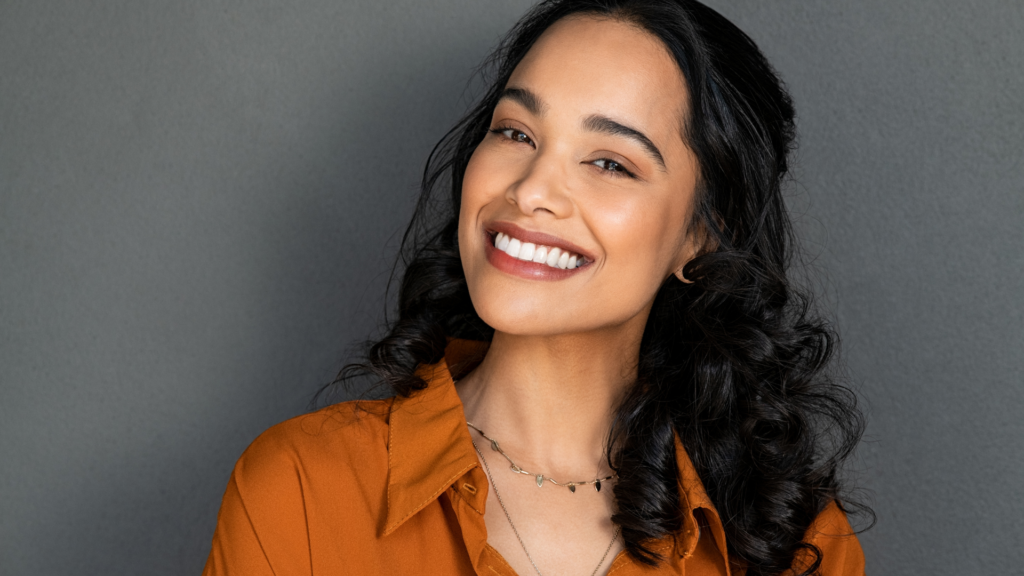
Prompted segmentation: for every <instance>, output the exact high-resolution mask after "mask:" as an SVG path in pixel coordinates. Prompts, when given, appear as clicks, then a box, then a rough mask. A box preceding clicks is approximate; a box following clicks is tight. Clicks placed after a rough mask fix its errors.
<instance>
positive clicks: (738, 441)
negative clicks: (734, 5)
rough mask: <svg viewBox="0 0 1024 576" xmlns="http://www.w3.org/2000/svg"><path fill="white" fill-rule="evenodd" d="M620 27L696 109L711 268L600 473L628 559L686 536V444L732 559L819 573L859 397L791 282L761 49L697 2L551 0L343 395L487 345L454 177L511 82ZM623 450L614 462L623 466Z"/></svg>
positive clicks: (423, 215) (671, 299) (449, 151)
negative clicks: (668, 68) (556, 29)
mask: <svg viewBox="0 0 1024 576" xmlns="http://www.w3.org/2000/svg"><path fill="white" fill-rule="evenodd" d="M574 14H578V15H584V14H585V15H592V16H597V17H606V18H613V19H617V20H620V21H623V22H627V23H630V24H632V25H636V26H639V27H641V28H642V29H644V30H646V31H647V32H648V33H650V34H652V35H653V36H656V37H657V38H659V39H660V40H661V42H662V43H663V44H664V46H665V47H666V48H667V49H668V51H669V52H670V53H671V54H672V55H673V56H674V57H675V60H676V62H677V63H678V65H679V67H680V69H681V71H682V73H683V76H684V78H685V81H686V86H687V88H688V92H689V113H688V118H687V119H686V122H685V126H683V127H681V137H682V138H684V140H685V142H686V143H687V145H688V146H689V147H690V148H691V149H692V150H693V152H694V153H695V155H696V157H697V159H698V162H699V180H698V187H697V195H696V203H697V205H696V210H695V211H694V216H693V221H692V222H690V223H689V225H690V226H697V227H699V228H698V229H700V230H702V233H703V235H704V237H705V238H706V242H705V245H704V250H702V253H701V254H700V255H699V256H698V257H696V258H694V259H693V260H692V261H690V262H689V263H688V264H687V265H686V266H685V268H684V270H683V273H684V276H685V277H686V278H687V279H688V280H690V281H691V283H683V282H680V281H678V279H676V278H675V277H674V276H673V277H669V279H668V280H666V281H665V283H664V285H663V286H662V287H661V288H660V290H659V292H658V294H657V296H656V298H655V302H654V305H653V309H652V310H651V314H650V317H649V319H648V322H647V326H646V329H645V332H644V335H643V340H642V343H641V347H640V359H639V369H638V378H637V381H636V382H635V383H634V384H633V385H632V387H631V388H630V390H629V391H628V392H627V395H626V397H625V399H624V400H623V402H622V404H621V405H620V406H619V408H618V411H617V416H616V418H615V421H614V423H613V426H612V432H611V435H610V437H609V442H608V446H609V448H608V450H607V457H608V461H609V464H610V465H611V466H612V467H613V469H615V470H616V472H617V473H618V476H619V480H618V482H617V483H616V485H615V489H614V490H615V498H616V506H617V512H616V514H615V515H614V516H613V518H612V520H613V521H614V522H615V523H616V524H618V525H619V526H620V527H621V528H622V535H623V538H624V540H625V546H626V550H627V553H628V554H630V555H631V556H632V557H633V558H635V559H636V560H638V561H640V562H643V563H646V564H656V563H657V562H659V561H660V560H661V557H660V556H659V555H658V554H657V553H656V552H654V551H653V550H652V549H651V547H650V544H651V543H652V541H653V540H654V539H657V538H660V537H662V536H665V535H667V534H671V533H674V532H676V531H677V530H679V529H680V527H681V523H682V518H683V513H684V511H683V510H682V509H681V503H680V494H679V489H678V485H677V482H678V465H677V462H676V458H675V451H674V434H678V435H679V437H680V439H681V440H682V443H683V445H684V446H685V447H686V450H687V452H688V454H689V455H690V457H691V459H692V460H693V464H694V466H695V467H696V469H697V472H698V474H699V476H700V478H701V480H702V481H703V483H704V486H705V488H706V490H707V492H708V495H709V497H710V498H711V500H712V502H713V503H714V505H715V507H716V508H717V510H718V512H719V514H720V515H721V518H722V520H723V523H724V526H725V531H726V535H727V541H728V546H729V554H730V556H731V557H732V558H733V559H734V560H738V561H740V562H741V563H744V564H746V565H747V566H749V568H748V572H747V573H748V574H751V575H752V576H753V575H761V574H780V573H782V572H783V571H785V570H787V569H789V568H790V567H791V566H793V564H794V561H798V563H799V564H800V566H799V567H796V568H797V570H802V573H803V574H812V573H814V572H815V571H816V570H817V569H818V567H819V565H820V563H821V551H820V550H819V549H817V548H816V547H814V546H813V545H811V544H808V543H805V542H803V541H802V539H803V536H804V533H805V531H806V530H807V528H808V527H809V526H810V524H811V522H812V521H813V520H814V518H815V517H816V516H817V515H818V514H819V513H820V512H821V511H822V510H823V509H824V507H825V506H826V505H828V504H829V503H830V502H833V501H837V502H840V488H841V486H840V480H839V478H838V471H839V468H840V466H841V464H842V463H843V461H844V460H845V459H846V458H847V457H848V456H849V454H850V453H851V451H852V450H853V448H854V446H855V445H856V443H857V441H858V440H859V438H860V434H861V430H862V427H863V422H862V418H861V416H860V413H859V412H858V411H857V409H856V403H855V397H854V396H853V395H852V394H851V393H850V392H849V391H848V390H847V389H846V388H844V387H843V386H842V385H841V384H840V383H839V382H837V381H836V379H835V378H834V377H833V376H832V372H831V371H830V360H831V358H832V357H833V356H834V352H835V347H836V343H837V339H836V336H835V333H834V331H833V329H832V328H831V326H830V324H829V323H828V322H826V321H824V320H822V319H821V318H819V317H818V316H816V315H815V313H814V311H813V309H812V307H811V303H810V299H809V297H808V296H806V295H805V293H804V292H803V291H801V290H800V289H798V287H797V286H795V285H794V283H793V282H792V281H791V279H790V278H789V277H788V275H787V271H788V269H789V264H790V261H791V258H792V255H793V249H794V238H793V232H792V228H791V224H790V221H789V217H788V215H787V212H786V208H785V206H784V202H783V197H782V191H781V186H782V183H783V179H784V177H785V176H786V174H787V170H788V166H787V157H788V155H789V153H790V151H791V148H792V146H793V139H794V122H793V115H794V112H793V105H792V102H791V99H790V97H789V95H788V94H787V93H786V91H785V88H784V86H783V84H782V82H781V80H780V79H779V78H778V76H777V75H776V73H775V72H774V70H773V69H772V67H771V66H770V65H769V63H768V62H767V60H766V59H765V57H764V55H763V54H762V53H761V52H760V50H758V48H757V46H756V45H755V44H754V42H753V41H752V40H751V39H750V38H749V37H748V36H747V35H746V34H744V33H743V32H742V31H740V30H739V29H738V28H737V27H736V26H734V25H733V24H732V23H730V22H729V21H728V20H726V19H725V18H724V17H722V16H721V15H719V14H718V13H717V12H715V11H714V10H712V9H710V8H708V7H706V6H704V5H702V4H700V3H699V2H696V1H693V0H547V1H544V2H542V3H540V4H539V5H537V6H536V7H534V8H533V9H532V10H531V11H530V12H529V13H528V14H526V16H524V17H523V18H522V20H520V22H519V23H518V24H517V25H516V26H515V27H514V28H513V29H512V30H511V31H510V32H509V33H508V35H507V36H506V37H505V39H504V40H503V41H502V43H501V44H500V45H499V47H498V48H497V50H496V51H495V52H494V54H493V55H492V56H491V58H490V59H489V60H488V61H487V64H486V65H485V66H486V67H488V69H489V70H491V72H492V77H491V78H492V82H491V83H490V88H489V89H488V90H487V92H486V93H485V94H484V96H483V98H482V99H481V100H480V101H479V103H477V104H476V105H475V107H473V108H472V109H471V110H470V111H469V112H468V113H467V114H466V116H465V117H464V118H463V119H462V120H461V121H459V122H458V124H456V125H455V127H454V128H452V129H451V130H450V131H449V132H448V133H447V134H446V135H445V136H444V137H443V139H442V140H441V141H440V142H439V143H438V144H437V146H436V147H435V148H434V150H433V152H432V153H431V155H430V158H429V160H428V161H427V166H426V168H425V170H424V174H423V181H422V190H421V196H420V198H419V201H418V204H417V207H416V211H415V214H414V216H413V219H412V222H411V223H410V225H409V227H408V229H407V230H406V233H405V236H404V237H403V242H402V251H401V256H400V262H401V264H402V265H404V275H403V276H402V280H401V288H400V291H399V296H398V310H397V317H393V319H392V320H391V321H389V323H388V326H387V333H386V335H385V336H384V337H383V338H381V339H380V340H379V341H376V342H371V343H369V344H368V348H367V353H366V357H365V359H364V360H363V361H361V362H359V363H356V364H350V365H348V366H346V367H345V368H344V369H343V370H342V372H341V373H340V374H339V376H338V379H337V380H336V382H344V381H347V380H349V379H351V378H353V377H356V376H357V375H364V376H365V375H367V374H369V375H370V376H371V377H372V378H374V379H375V380H376V381H377V382H378V383H379V384H380V385H382V386H384V387H385V388H386V389H387V390H389V393H391V394H395V395H400V396H408V395H410V394H413V393H414V392H415V391H417V390H420V389H422V388H424V387H425V386H426V383H425V382H424V381H423V380H422V379H420V378H419V377H418V376H417V375H416V374H415V370H416V367H417V366H419V365H420V364H431V363H435V362H438V361H440V360H441V358H442V357H443V354H444V349H445V346H446V342H447V338H448V337H461V338H471V339H477V340H489V339H490V338H491V336H492V335H493V330H492V329H491V328H490V327H489V326H487V325H486V324H485V323H484V322H483V321H482V320H481V319H480V317H479V316H478V315H477V314H476V312H475V310H474V309H473V305H472V303H471V301H470V298H469V291H468V289H467V286H466V279H465V276H464V274H463V270H462V265H461V262H460V259H459V247H458V239H457V237H458V215H459V204H460V201H461V191H462V178H463V174H464V172H465V170H466V165H467V163H468V162H469V159H470V156H471V155H472V153H473V151H474V149H475V148H476V146H477V145H478V144H479V143H480V141H481V140H482V139H483V138H484V136H485V134H486V132H487V129H488V128H489V125H490V121H491V115H492V112H493V110H494V108H495V106H496V104H497V101H498V99H499V97H500V95H501V92H502V90H503V88H504V87H505V84H506V82H507V81H508V79H509V77H510V76H511V74H512V71H513V70H514V69H515V67H516V65H517V64H518V63H519V62H520V60H522V58H523V57H524V56H525V55H526V53H527V51H528V50H529V49H530V47H531V46H532V45H533V44H534V42H535V41H536V40H537V38H538V37H539V36H540V35H541V34H542V33H543V32H544V31H545V30H546V29H547V28H548V27H549V26H551V25H552V24H553V23H554V22H556V21H557V20H559V19H561V18H564V17H566V16H569V15H574ZM612 446H615V449H614V453H612V452H613V450H612Z"/></svg>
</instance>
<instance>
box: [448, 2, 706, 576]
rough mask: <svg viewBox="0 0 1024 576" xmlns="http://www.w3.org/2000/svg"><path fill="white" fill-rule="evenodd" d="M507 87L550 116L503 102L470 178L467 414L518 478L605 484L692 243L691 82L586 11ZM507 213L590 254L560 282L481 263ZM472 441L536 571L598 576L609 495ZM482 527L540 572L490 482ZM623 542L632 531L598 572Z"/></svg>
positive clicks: (668, 59) (550, 37)
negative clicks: (634, 389)
mask: <svg viewBox="0 0 1024 576" xmlns="http://www.w3.org/2000/svg"><path fill="white" fill-rule="evenodd" d="M506 88H516V89H520V90H525V91H528V92H530V93H531V94H532V95H534V96H535V97H536V100H538V102H537V103H538V104H539V106H537V107H536V108H537V109H536V110H532V111H531V110H530V109H529V107H528V106H525V105H524V102H523V99H522V98H514V97H506V98H503V99H502V100H501V102H500V103H499V104H498V106H497V107H496V109H495V111H494V115H493V118H492V122H491V128H492V129H495V130H497V131H498V132H497V133H491V134H489V135H488V136H487V137H485V138H484V140H483V142H481V144H480V145H479V146H478V147H477V149H476V150H475V152H474V154H473V157H472V159H471V160H470V163H469V165H468V167H467V169H466V174H465V179H464V183H463V190H462V192H463V196H462V205H461V212H460V221H459V247H460V251H461V255H462V265H463V268H464V270H465V273H466V279H467V282H468V285H469V291H470V296H471V297H472V300H473V305H474V307H475V308H476V311H477V313H478V314H479V315H480V317H481V318H482V319H483V320H484V321H485V322H487V323H488V324H489V325H490V326H492V327H493V328H494V329H495V334H494V339H493V342H492V344H491V347H490V349H489V350H488V352H487V355H486V357H485V358H484V360H483V362H482V363H481V364H480V365H479V366H478V367H477V368H476V369H475V370H474V371H473V372H471V373H469V374H468V375H466V376H465V377H464V378H463V379H462V380H460V381H459V382H458V384H457V386H456V388H457V390H458V393H459V396H460V397H461V399H462V402H463V406H464V410H465V413H466V418H467V420H469V421H470V422H473V423H475V424H477V425H478V426H480V427H481V428H483V429H484V430H486V431H487V433H488V435H489V436H491V437H493V438H497V439H498V440H499V441H500V442H501V445H502V447H503V448H504V449H505V451H506V452H507V453H508V454H509V455H510V456H511V457H512V458H513V459H514V460H515V461H516V462H517V463H518V464H519V465H520V466H522V467H523V468H525V469H527V470H531V471H536V472H540V473H544V474H545V475H548V476H551V477H553V478H555V479H558V480H563V481H569V480H590V479H593V478H596V477H599V476H600V477H603V476H607V475H609V474H611V471H610V469H609V468H608V466H607V463H606V462H605V460H604V444H605V441H606V438H607V435H608V432H609V428H610V425H611V421H612V417H613V414H614V411H615V408H616V406H617V403H618V401H619V400H620V398H621V397H622V394H623V391H624V390H625V389H626V387H627V386H629V385H630V384H631V383H632V382H633V381H634V380H635V378H636V374H637V361H638V358H639V351H640V339H641V336H642V334H643V330H644V326H645V324H646V322H647V317H648V315H649V313H650V310H651V306H652V304H653V301H654V297H655V295H656V293H657V291H658V289H659V287H660V286H661V285H662V284H663V283H664V282H665V281H666V280H669V278H670V277H671V276H672V275H673V274H675V275H676V276H678V277H679V279H680V280H682V272H681V269H682V267H683V265H684V264H686V262H688V261H689V260H690V259H691V258H693V256H694V255H695V254H696V251H697V244H698V242H697V241H696V240H695V237H696V236H697V235H696V234H694V233H693V232H692V231H691V230H689V229H688V226H687V224H688V223H689V222H690V217H691V214H692V210H693V205H694V194H695V187H696V183H697V178H698V166H697V161H696V158H695V156H694V154H693V152H692V151H691V150H690V149H689V148H688V147H687V146H686V144H685V142H684V141H683V138H682V126H683V123H684V119H685V117H686V113H687V91H686V86H685V81H684V79H683V77H682V73H681V72H680V70H679V67H678V66H677V64H676V63H675V61H674V59H673V58H672V56H671V55H670V54H669V53H668V51H667V50H666V49H665V48H664V46H663V45H662V44H661V43H660V41H659V40H658V39H657V38H655V37H653V36H651V35H650V34H648V33H647V32H645V31H643V30H641V29H639V28H637V27H635V26H632V25H630V24H627V23H623V22H619V21H615V20H611V19H601V18H595V17H590V16H574V17H569V18H566V19H563V20H561V21H559V22H557V23H556V24H555V25H553V26H552V27H550V28H549V29H548V30H547V31H546V32H545V33H544V35H543V36H542V37H541V38H540V39H539V40H538V41H537V43H536V44H535V45H534V46H533V48H532V49H531V50H530V52H529V53H528V54H527V56H526V58H524V60H523V61H522V62H521V63H520V64H519V66H518V67H517V68H516V70H515V72H514V73H513V75H512V77H511V79H510V80H509V82H508V84H507V86H506ZM593 115H600V116H604V117H607V118H609V119H612V120H614V121H616V122H618V123H620V124H622V125H625V126H628V127H630V128H632V129H634V130H637V131H639V132H641V133H643V134H644V135H645V136H646V137H647V139H648V140H649V141H650V142H651V143H652V144H653V146H654V147H656V148H657V150H658V152H659V153H660V156H661V159H662V162H659V161H658V160H657V159H656V158H655V157H654V155H653V154H652V153H651V152H650V150H648V149H647V148H646V147H645V146H643V145H642V144H641V143H639V142H638V141H637V139H635V138H630V137H628V136H625V135H621V134H609V133H602V132H597V131H594V130H592V129H588V128H587V127H586V126H585V123H584V120H585V119H587V118H588V117H591V116H593ZM622 170H625V171H628V172H629V173H631V174H632V175H633V176H634V177H630V176H629V175H627V174H626V173H625V172H623V171H622ZM496 221H500V222H511V223H513V224H515V225H517V226H519V227H521V228H523V229H526V230H529V231H536V232H543V233H547V234H551V235H553V236H557V237H558V238H560V239H563V240H566V241H568V242H571V243H573V244H575V245H577V246H579V247H580V248H582V249H583V250H585V251H586V252H587V253H589V254H590V255H592V256H593V262H591V263H589V264H588V265H587V266H585V267H583V268H581V269H579V270H578V271H577V273H575V274H573V275H571V276H569V277H568V278H564V279H560V280H554V281H544V280H537V279H527V278H523V277H520V276H516V275H513V274H509V273H507V272H505V271H502V270H499V269H498V268H496V267H495V266H494V265H493V264H492V263H491V262H489V261H488V259H487V257H486V249H487V244H488V243H489V242H490V241H491V240H490V236H489V235H488V234H487V230H488V226H490V225H492V224H493V223H494V222H496ZM669 281H677V280H675V279H671V280H669ZM471 435H472V436H473V437H474V439H475V440H477V445H478V446H480V447H481V449H482V451H483V455H484V458H485V459H486V461H487V463H488V464H489V465H490V467H491V472H492V474H493V479H494V483H495V485H496V487H497V489H498V490H499V491H500V492H501V495H502V498H503V499H504V501H505V503H506V506H507V508H508V510H509V513H510V514H511V516H512V520H513V521H514V522H515V524H516V528H517V529H518V530H519V533H520V535H521V536H522V538H523V540H524V541H525V542H526V545H527V547H528V549H529V551H530V554H531V555H532V556H533V559H534V560H535V561H536V563H537V566H538V567H539V568H540V570H541V571H542V572H544V573H546V574H547V573H550V574H581V575H589V574H590V573H591V571H592V570H593V569H594V566H596V565H597V562H598V560H599V559H600V557H601V554H602V553H603V552H604V550H605V547H606V546H607V545H608V542H610V541H611V539H612V536H613V534H614V530H615V528H614V526H613V524H612V523H611V521H610V517H611V515H612V513H613V511H614V498H613V493H612V490H611V489H610V488H612V486H611V485H606V487H605V489H603V490H602V491H601V492H600V493H598V492H597V491H595V490H594V488H593V487H592V486H587V487H581V488H578V489H577V491H576V493H575V494H572V493H570V492H569V491H568V490H567V489H565V488H558V487H555V486H553V485H550V484H546V485H545V486H544V487H543V488H538V487H537V485H536V483H535V482H534V480H533V478H532V477H529V476H524V475H517V474H512V473H511V472H510V471H509V470H508V467H507V463H505V461H504V459H502V458H501V456H500V455H498V454H497V453H496V452H492V451H491V450H490V449H489V448H488V447H487V444H486V443H485V442H483V441H481V439H480V437H479V436H478V435H477V434H476V433H475V432H471ZM484 518H485V522H486V525H487V532H488V543H489V544H490V545H491V546H493V547H494V548H495V549H496V550H497V551H498V552H500V553H501V554H502V556H504V558H505V559H506V560H507V561H508V562H509V564H510V565H511V566H512V567H513V568H514V569H515V570H516V572H518V573H519V574H524V575H525V574H532V573H534V569H533V567H532V566H531V564H530V562H529V560H528V559H527V557H526V555H525V554H524V553H523V550H522V547H521V545H520V544H519V541H518V540H517V539H516V536H515V534H514V533H513V532H512V529H511V527H510V526H509V523H508V521H507V520H506V518H505V516H504V513H503V512H502V509H501V507H500V506H499V504H498V501H497V499H496V497H495V492H494V490H493V487H492V489H491V490H489V492H488V501H487V508H486V511H485V514H484ZM621 550H622V544H621V538H620V539H619V540H618V541H617V542H616V543H615V544H614V546H613V548H612V551H611V553H610V554H609V555H608V557H607V559H606V560H605V562H604V563H603V565H602V566H601V568H600V570H599V571H598V573H599V574H604V573H606V572H607V569H608V567H609V566H610V565H611V563H612V559H613V558H614V557H615V555H616V554H617V553H619V552H620V551H621Z"/></svg>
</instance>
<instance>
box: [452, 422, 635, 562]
mask: <svg viewBox="0 0 1024 576" xmlns="http://www.w3.org/2000/svg"><path fill="white" fill-rule="evenodd" d="M470 426H473V425H472V424H470ZM473 429H474V430H476V431H477V432H480V435H481V436H484V433H483V431H481V430H480V429H479V428H477V427H476V426H473ZM484 438H487V436H484ZM488 439H489V438H488ZM470 442H473V449H474V450H476V453H477V455H478V456H480V461H481V462H483V465H484V472H485V473H487V480H488V481H489V482H490V483H491V488H492V489H493V490H494V495H495V496H496V497H497V498H498V504H500V505H501V511H502V512H504V513H505V519H506V520H508V525H509V526H511V527H512V532H513V533H514V534H515V535H516V540H519V545H520V546H522V547H523V552H525V553H526V557H527V559H529V560H530V564H532V565H533V569H534V570H535V571H536V572H537V576H544V575H543V574H541V573H540V568H537V563H536V562H534V561H533V556H530V551H529V550H527V549H526V543H525V542H523V537H522V536H520V535H519V530H516V525H515V524H514V523H513V522H512V516H510V515H509V513H508V508H506V507H505V502H504V501H503V500H502V499H501V493H500V492H498V486H497V485H496V484H495V483H494V477H492V476H491V468H490V466H488V465H487V459H486V458H484V455H483V453H482V452H480V448H479V447H478V446H477V445H476V441H474V440H473V439H472V438H470ZM491 442H493V444H492V448H494V449H495V450H497V451H498V452H501V450H500V449H498V448H496V447H495V446H497V442H495V441H494V440H491ZM501 454H502V455H503V456H504V455H505V453H504V452H501ZM505 458H508V456H505ZM509 461H510V462H511V460H509ZM542 483H543V481H541V480H538V481H537V485H538V486H540V485H542ZM598 486H600V484H598ZM598 490H600V488H598ZM620 530H621V528H620V527H618V526H616V527H615V534H612V541H611V542H609V543H608V547H607V548H605V550H604V554H602V555H601V560H600V562H598V563H597V566H595V567H594V571H593V572H591V573H590V576H596V574H597V571H598V570H600V569H601V566H603V565H604V561H605V559H606V558H608V553H609V552H611V550H612V546H613V545H615V541H616V540H618V539H619V531H620Z"/></svg>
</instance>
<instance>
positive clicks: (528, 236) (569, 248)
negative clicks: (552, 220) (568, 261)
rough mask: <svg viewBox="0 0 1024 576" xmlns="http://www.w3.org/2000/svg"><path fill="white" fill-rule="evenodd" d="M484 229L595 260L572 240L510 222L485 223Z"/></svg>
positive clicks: (489, 232)
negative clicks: (527, 228)
mask: <svg viewBox="0 0 1024 576" xmlns="http://www.w3.org/2000/svg"><path fill="white" fill-rule="evenodd" d="M486 230H487V232H488V234H495V233H497V232H501V233H503V234H507V235H509V236H511V237H513V238H516V239H518V240H519V241H521V242H531V243H533V244H536V245H538V246H548V247H550V248H560V249H561V250H562V251H563V252H572V253H573V254H576V255H578V256H583V257H584V258H586V259H587V260H589V261H591V262H593V261H594V260H595V258H594V257H593V256H592V255H591V254H590V253H589V252H587V251H586V250H584V249H583V248H580V247H579V246H577V245H575V244H573V243H572V242H568V241H566V240H562V239H561V238H559V237H557V236H552V235H551V234H545V233H543V232H534V231H531V230H526V229H523V228H520V227H519V226H516V225H515V224H513V223H511V222H492V223H490V224H488V225H487V227H486Z"/></svg>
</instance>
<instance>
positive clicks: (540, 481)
mask: <svg viewBox="0 0 1024 576" xmlns="http://www.w3.org/2000/svg"><path fill="white" fill-rule="evenodd" d="M466 424H469V427H470V428H472V429H473V430H476V431H477V432H478V433H479V434H480V435H481V436H483V437H484V440H487V441H489V442H490V443H491V450H494V451H495V452H497V453H498V454H501V455H502V456H504V457H505V460H508V463H509V467H510V468H511V469H512V471H513V472H515V473H516V474H526V475H527V476H534V477H535V478H536V480H537V487H538V488H540V487H542V486H544V482H545V481H547V482H551V483H552V484H554V485H555V486H564V487H566V488H568V489H569V492H572V493H573V494H575V493H576V487H577V486H586V485H588V484H593V485H594V488H597V491H598V492H600V491H601V482H607V481H609V480H613V479H614V478H615V474H612V475H611V476H606V477H604V478H595V479H593V480H580V481H574V482H559V481H558V480H555V479H554V478H551V477H548V476H545V475H543V474H535V473H533V472H527V471H526V470H523V469H522V467H520V466H519V465H518V464H516V463H515V462H513V461H512V459H511V458H509V456H508V454H505V451H504V450H502V449H501V446H500V445H499V444H498V441H497V440H495V439H494V438H491V437H490V436H488V435H487V434H484V431H483V430H481V429H480V428H478V427H477V426H476V425H475V424H473V423H472V422H466ZM473 445H474V446H476V443H474V444H473Z"/></svg>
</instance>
